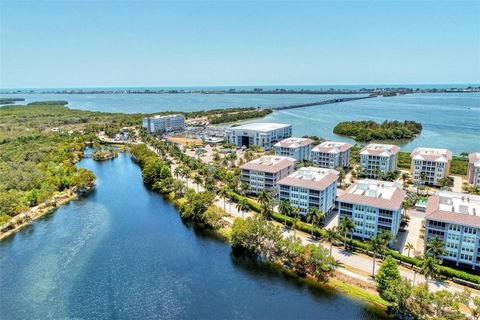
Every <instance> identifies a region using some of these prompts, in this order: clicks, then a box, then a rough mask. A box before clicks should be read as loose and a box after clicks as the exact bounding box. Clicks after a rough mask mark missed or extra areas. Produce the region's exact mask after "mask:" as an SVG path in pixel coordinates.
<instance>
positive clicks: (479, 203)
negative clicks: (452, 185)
mask: <svg viewBox="0 0 480 320" xmlns="http://www.w3.org/2000/svg"><path fill="white" fill-rule="evenodd" d="M426 214H427V216H426V218H427V219H430V220H437V221H442V222H446V223H454V224H461V225H468V226H472V227H475V228H480V196H478V195H469V194H464V193H459V192H450V191H439V192H438V193H437V194H436V195H434V196H431V197H430V199H428V205H427V210H426Z"/></svg>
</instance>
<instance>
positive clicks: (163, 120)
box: [143, 114, 185, 134]
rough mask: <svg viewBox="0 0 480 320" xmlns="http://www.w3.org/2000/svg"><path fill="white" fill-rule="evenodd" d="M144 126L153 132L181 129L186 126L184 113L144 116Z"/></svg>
mask: <svg viewBox="0 0 480 320" xmlns="http://www.w3.org/2000/svg"><path fill="white" fill-rule="evenodd" d="M143 127H144V128H145V129H147V131H148V132H149V133H151V134H152V133H168V132H172V131H179V130H183V129H184V128H185V117H184V116H183V114H171V115H166V116H162V115H156V116H153V117H147V118H143Z"/></svg>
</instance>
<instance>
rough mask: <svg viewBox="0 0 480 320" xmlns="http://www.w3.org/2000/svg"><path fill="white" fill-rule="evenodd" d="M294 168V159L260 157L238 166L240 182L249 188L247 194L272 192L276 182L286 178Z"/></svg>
mask: <svg viewBox="0 0 480 320" xmlns="http://www.w3.org/2000/svg"><path fill="white" fill-rule="evenodd" d="M294 168H295V159H294V158H290V157H282V156H262V157H260V158H257V159H255V160H252V161H250V162H247V163H245V164H243V165H241V166H240V169H241V170H242V175H241V181H242V183H246V184H248V186H249V192H250V193H253V194H258V193H259V192H261V191H262V190H273V189H275V188H276V186H277V182H278V181H279V180H280V179H282V178H284V177H286V176H288V175H289V174H291V173H292V172H293V170H294Z"/></svg>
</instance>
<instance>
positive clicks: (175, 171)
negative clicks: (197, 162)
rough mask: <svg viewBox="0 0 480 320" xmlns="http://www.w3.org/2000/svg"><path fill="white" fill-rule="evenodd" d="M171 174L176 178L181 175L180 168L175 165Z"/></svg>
mask: <svg viewBox="0 0 480 320" xmlns="http://www.w3.org/2000/svg"><path fill="white" fill-rule="evenodd" d="M173 175H174V176H175V178H177V179H178V177H180V176H181V175H182V168H180V167H179V166H177V167H175V170H173Z"/></svg>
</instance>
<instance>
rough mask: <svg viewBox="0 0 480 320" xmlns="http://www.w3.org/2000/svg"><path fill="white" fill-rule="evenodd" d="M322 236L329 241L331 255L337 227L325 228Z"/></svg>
mask: <svg viewBox="0 0 480 320" xmlns="http://www.w3.org/2000/svg"><path fill="white" fill-rule="evenodd" d="M324 238H325V240H327V241H328V242H329V243H330V255H332V249H333V242H335V240H337V239H338V230H337V227H333V228H331V229H325V234H324Z"/></svg>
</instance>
